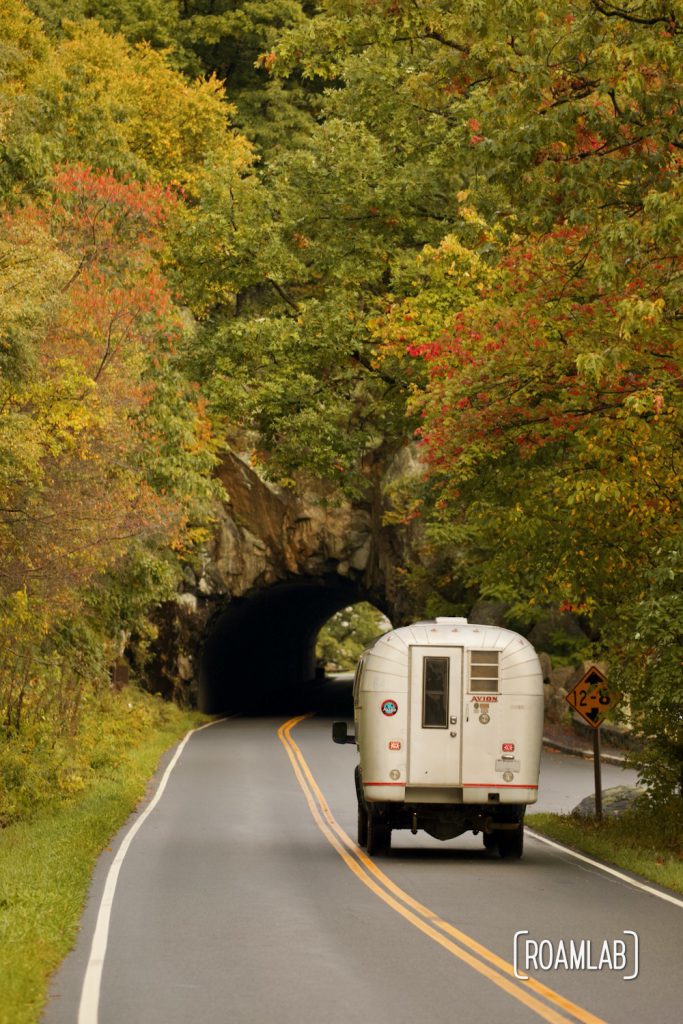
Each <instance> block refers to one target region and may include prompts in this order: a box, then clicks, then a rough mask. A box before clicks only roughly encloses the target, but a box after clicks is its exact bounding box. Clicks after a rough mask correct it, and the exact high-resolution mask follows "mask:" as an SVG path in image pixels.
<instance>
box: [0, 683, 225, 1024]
mask: <svg viewBox="0 0 683 1024" xmlns="http://www.w3.org/2000/svg"><path fill="white" fill-rule="evenodd" d="M131 712H132V713H133V714H134V716H135V720H136V726H137V727H136V728H133V729H132V730H129V731H126V730H124V729H122V728H121V723H122V722H125V718H126V715H130V714H131ZM141 721H142V722H143V723H144V726H143V727H142V726H141V725H140V722H141ZM203 721H207V719H206V718H205V717H204V716H201V715H198V714H197V713H194V712H187V711H181V710H180V709H178V708H177V707H175V706H174V705H170V704H165V703H163V702H162V701H161V700H159V699H158V698H153V697H149V696H148V695H145V694H141V693H140V692H138V691H135V692H132V691H130V692H128V693H125V692H124V693H123V694H119V695H116V696H115V697H111V698H110V699H109V701H108V703H107V706H106V708H104V709H103V717H102V719H101V720H100V723H99V725H100V728H101V734H102V737H103V743H104V744H105V745H106V749H107V758H106V767H103V769H102V770H100V771H98V772H97V773H96V774H95V775H94V778H93V779H92V780H89V782H88V785H87V787H86V788H85V789H83V790H82V791H81V792H80V793H79V794H78V795H76V796H73V797H71V798H68V799H63V798H62V799H59V800H58V802H56V803H55V804H54V805H53V806H45V807H41V808H40V809H39V810H38V811H37V812H36V813H35V814H34V815H33V816H32V817H31V818H30V819H29V820H26V821H19V822H16V823H14V824H11V825H8V826H7V827H6V828H4V829H2V830H0V1024H34V1022H35V1021H37V1020H38V1019H39V1016H40V1013H41V1010H42V1008H43V1005H44V1002H45V998H46V991H47V983H48V978H49V976H50V974H51V973H52V972H53V971H54V970H55V968H56V967H57V966H58V965H59V964H60V963H61V961H62V960H63V958H64V957H65V955H66V954H67V953H68V952H69V950H70V949H71V947H72V946H73V943H74V938H75V935H76V931H77V928H78V923H79V919H80V916H81V913H82V910H83V906H84V903H85V898H86V895H87V891H88V885H89V882H90V878H91V874H92V871H93V867H94V864H95V860H96V858H97V856H98V854H100V853H101V851H102V850H103V849H104V848H105V847H106V846H107V844H108V842H109V841H110V839H111V838H112V836H114V835H115V833H116V832H117V831H118V829H119V828H120V827H121V825H122V824H123V823H124V822H125V820H126V818H127V817H128V815H129V814H130V813H131V811H132V810H133V809H134V808H135V806H136V804H137V803H138V802H139V801H140V799H141V798H142V797H143V796H144V793H145V789H146V786H147V783H148V782H149V779H150V778H151V776H152V775H153V774H154V771H155V769H156V767H157V764H158V762H159V759H160V757H161V755H162V754H163V752H164V751H165V750H167V749H168V748H169V747H170V746H171V745H172V744H174V743H175V742H176V741H177V740H179V739H180V738H181V737H182V736H183V735H184V734H185V733H186V732H187V731H188V730H189V729H192V728H194V727H196V726H197V725H199V724H201V723H202V722H203Z"/></svg>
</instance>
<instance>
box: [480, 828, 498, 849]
mask: <svg viewBox="0 0 683 1024" xmlns="http://www.w3.org/2000/svg"><path fill="white" fill-rule="evenodd" d="M482 837H483V839H484V849H485V850H492V851H493V850H496V849H497V848H498V840H497V839H496V836H495V833H494V832H483V833H482Z"/></svg>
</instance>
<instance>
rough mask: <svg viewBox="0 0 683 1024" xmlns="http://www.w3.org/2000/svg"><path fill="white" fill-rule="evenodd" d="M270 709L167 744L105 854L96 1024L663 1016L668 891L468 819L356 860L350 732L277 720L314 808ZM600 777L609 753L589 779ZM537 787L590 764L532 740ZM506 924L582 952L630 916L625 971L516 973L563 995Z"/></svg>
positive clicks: (593, 1023)
mask: <svg viewBox="0 0 683 1024" xmlns="http://www.w3.org/2000/svg"><path fill="white" fill-rule="evenodd" d="M282 721H283V719H277V720H271V719H264V718H262V719H252V720H247V719H239V718H238V719H233V720H230V721H227V722H224V723H220V724H217V725H214V726H211V727H210V728H209V729H206V730H204V731H202V732H199V733H197V734H195V735H194V736H193V737H192V738H191V739H190V741H189V743H188V744H187V746H186V747H185V749H184V751H183V753H182V755H181V757H180V759H179V761H178V763H177V764H176V766H175V768H174V770H173V772H172V774H171V775H170V777H169V781H168V785H167V788H166V790H165V792H164V794H163V796H162V798H161V800H160V801H159V803H158V805H157V806H156V807H155V809H154V810H153V811H152V813H151V814H150V815H149V817H148V818H147V819H146V820H145V821H144V823H143V825H142V827H141V828H140V831H139V833H138V834H137V835H136V836H135V838H134V840H133V841H132V842H131V844H130V847H129V849H128V852H127V854H126V857H125V860H124V861H123V864H122V868H121V872H120V876H119V880H118V887H117V889H116V893H115V898H114V902H113V909H112V915H111V922H110V931H109V943H108V947H107V951H106V958H105V961H104V969H103V973H102V985H101V998H100V1006H99V1017H98V1024H123V1022H125V1024H187V1022H197V1024H228V1022H230V1024H261V1022H263V1024H266V1022H268V1024H269V1022H274V1024H290V1022H291V1024H314V1022H315V1024H318V1022H325V1024H337V1022H339V1024H342V1022H343V1024H356V1022H358V1024H361V1022H362V1024H367V1022H368V1021H372V1022H374V1024H397V1022H398V1024H403V1022H413V1021H416V1020H423V1019H428V1020H429V1021H430V1024H447V1022H448V1024H452V1022H454V1021H458V1022H459V1024H460V1022H462V1024H490V1022H491V1021H492V1020H504V1021H505V1022H506V1024H521V1022H526V1021H539V1020H549V1021H551V1022H554V1024H559V1022H561V1021H574V1022H575V1021H577V1020H580V1021H582V1022H584V1024H598V1022H599V1021H607V1022H610V1024H620V1022H622V1021H624V1022H625V1021H629V1022H630V1021H633V1022H641V1021H648V1020H650V1019H652V1020H656V1021H657V1022H658V1024H669V1022H671V1024H673V1022H674V1021H675V1022H676V1024H678V1022H679V1020H680V1005H681V996H682V995H683V990H682V988H681V978H680V934H681V922H682V921H683V917H682V916H681V915H682V914H683V910H681V908H680V907H678V906H676V905H673V904H671V903H667V902H664V901H662V900H660V899H659V898H657V897H656V896H655V895H652V894H650V893H647V892H643V891H639V890H637V889H635V888H632V887H631V886H630V885H629V884H628V883H627V882H626V881H625V880H620V879H617V878H615V877H611V876H609V875H607V874H605V873H603V872H602V871H600V870H599V869H597V868H595V867H592V866H590V865H588V864H585V863H582V862H579V861H576V860H574V859H572V858H571V857H570V856H569V855H568V854H566V853H564V852H561V851H558V850H555V849H553V848H551V847H548V846H546V845H543V844H541V843H540V842H538V841H536V840H534V839H532V838H529V837H528V838H527V842H526V851H525V857H524V859H523V860H522V861H519V862H509V861H501V860H499V859H498V858H495V857H492V856H490V855H489V854H487V853H485V852H484V850H483V848H482V845H481V838H480V837H477V838H475V837H473V836H470V837H461V838H460V839H456V840H452V841H451V842H448V843H439V842H437V841H436V840H433V839H431V838H430V837H429V836H426V835H425V834H423V833H419V834H418V835H417V836H412V835H410V833H406V832H400V833H395V835H394V843H393V846H394V848H393V850H392V852H391V854H390V855H389V856H387V857H383V858H381V859H377V860H375V861H374V862H370V861H368V862H367V863H369V864H370V866H371V867H372V864H373V863H374V864H375V866H376V867H377V868H378V869H380V871H381V873H382V874H381V875H380V876H375V875H373V874H372V873H371V870H370V869H369V868H368V867H367V864H364V863H362V862H361V861H360V860H359V859H358V858H355V857H354V856H353V855H352V854H351V852H350V851H349V848H347V847H345V846H344V845H343V842H342V841H341V840H340V839H339V833H338V832H335V831H334V829H333V827H332V826H331V825H330V820H331V819H330V818H329V815H330V814H331V815H333V816H334V819H336V822H338V824H339V826H340V827H341V829H343V830H345V831H346V832H348V833H349V834H350V835H351V836H353V835H354V829H355V795H354V791H353V783H352V771H353V765H354V763H355V749H354V748H353V747H352V746H347V747H340V746H336V745H334V744H333V743H332V742H331V740H330V723H329V719H325V718H321V717H318V718H314V719H309V720H306V721H303V722H301V723H299V724H298V725H296V727H294V728H293V730H292V733H291V738H292V739H293V740H294V741H295V743H296V744H297V745H298V747H299V748H300V751H301V753H302V755H303V758H305V762H306V765H307V766H308V768H309V769H310V773H311V776H312V778H313V779H314V780H315V783H317V785H318V786H319V787H320V790H321V791H322V793H323V794H324V797H325V798H326V800H327V803H328V804H329V811H327V812H326V810H325V808H324V807H323V809H322V810H321V809H320V804H319V803H318V804H317V805H316V804H315V791H314V788H313V783H312V782H311V781H310V780H308V779H307V778H306V776H305V774H304V768H303V767H302V765H301V763H299V765H298V767H297V770H298V773H299V776H300V778H301V781H302V784H303V786H304V788H305V789H307V790H308V791H309V799H310V801H311V803H312V804H313V808H314V812H315V814H316V816H317V818H318V822H317V821H316V820H315V819H314V816H313V814H312V813H311V808H310V806H309V805H308V803H307V800H306V797H305V795H304V792H303V790H302V786H301V785H300V782H299V780H298V779H297V778H296V777H295V774H294V770H293V767H292V763H290V757H289V755H288V752H287V749H286V747H285V745H284V744H283V742H281V740H280V739H279V738H278V733H277V730H278V726H279V725H280V724H281V723H282ZM290 754H291V756H292V758H293V759H295V757H296V755H295V752H293V751H292V748H290ZM619 776H620V770H619V769H617V768H609V769H608V770H606V772H605V785H611V784H614V781H618V779H619ZM541 785H542V788H541V802H540V805H544V806H545V807H547V808H548V809H550V808H551V807H556V808H558V809H565V808H567V807H569V806H570V805H573V804H574V803H575V802H577V800H578V799H579V798H580V797H582V796H585V795H586V794H587V793H588V792H590V790H591V785H592V768H591V766H590V763H587V762H582V761H580V760H578V759H573V758H567V757H564V756H562V755H558V754H552V755H546V756H545V759H544V768H543V773H542V781H541ZM326 813H327V814H328V817H327V818H326V817H325V814H326ZM326 833H327V834H326ZM122 834H123V833H122ZM120 841H121V840H120V837H119V839H117V841H116V842H115V843H114V844H113V852H110V853H107V854H105V855H104V856H103V857H102V858H101V861H100V864H99V865H98V869H97V872H96V876H95V879H94V882H93V890H92V894H91V899H90V901H89V904H88V907H87V910H86V912H85V915H84V918H83V922H82V931H81V937H80V941H79V943H78V945H77V948H76V949H75V951H74V953H73V954H72V955H71V956H70V957H69V958H68V959H67V961H66V962H65V964H64V966H63V967H62V969H61V971H60V972H59V973H58V974H57V976H56V978H55V980H54V983H53V987H52V994H51V998H50V1002H49V1005H48V1008H47V1011H46V1015H45V1018H44V1020H45V1022H46V1024H75V1022H76V1021H77V1008H78V1002H79V998H80V992H81V986H82V980H83V973H84V969H85V965H86V962H87V960H88V954H89V947H90V940H91V937H92V933H93V928H94V922H95V918H96V915H97V910H98V907H99V902H100V897H101V893H102V888H103V884H104V879H105V877H106V874H107V871H108V869H109V866H110V864H111V860H112V858H113V857H114V856H115V854H116V850H117V848H118V844H119V843H120ZM333 843H336V848H335V846H334V845H333ZM340 852H341V854H343V855H344V856H341V855H340ZM344 858H345V859H344ZM373 886H374V888H373ZM392 886H393V887H394V888H393V889H392V888H391V887H392ZM396 886H398V887H399V889H398V890H397V889H396V888H395V887H396ZM401 891H402V892H403V894H404V895H401ZM406 896H407V897H408V899H405V898H404V897H406ZM411 898H412V900H413V901H415V900H416V901H418V905H417V907H416V905H415V904H414V903H412V904H411V903H410V899H411ZM392 901H393V902H392ZM420 905H421V906H422V909H419V906H420ZM426 908H429V909H428V910H427V912H426V913H425V912H424V911H425V910H426ZM430 912H431V915H430ZM454 929H457V932H454ZM521 929H528V930H529V932H530V937H535V938H536V939H538V940H540V939H550V940H552V941H553V943H554V946H553V949H554V950H556V949H557V948H559V947H558V944H559V941H560V940H565V942H568V940H569V939H574V940H579V939H591V940H592V941H593V947H594V950H597V951H598V952H599V950H600V948H601V946H602V941H603V939H609V940H612V939H614V938H621V937H622V933H623V931H624V930H625V929H629V930H630V929H632V930H635V931H636V932H638V934H639V937H640V952H641V956H640V975H639V977H638V978H637V979H635V980H632V981H624V980H622V974H623V971H622V972H611V971H609V970H607V969H606V968H605V969H603V970H602V971H573V972H568V971H565V970H562V969H560V970H557V971H548V972H545V973H544V972H541V971H540V970H538V971H532V977H533V978H535V979H537V980H538V981H540V982H542V983H544V984H545V985H547V986H549V988H550V989H551V990H552V991H553V992H555V993H559V994H560V996H561V997H563V998H564V999H566V1000H569V1001H570V1004H569V1008H567V1007H566V1006H565V1004H563V1002H562V999H558V998H557V997H556V996H550V997H545V998H544V997H543V995H542V994H539V993H538V991H535V990H533V989H531V988H530V986H526V985H522V984H520V983H518V982H515V981H514V979H511V978H510V977H509V976H508V975H507V974H505V972H504V970H503V969H502V968H501V967H500V965H499V964H498V962H497V961H496V959H495V958H496V957H500V958H503V959H504V960H505V961H507V962H510V961H511V960H512V957H513V936H514V934H515V932H516V931H518V930H521ZM474 943H479V944H480V946H479V947H476V946H473V944H474ZM481 947H485V949H484V951H483V952H482V949H481ZM454 950H455V952H454ZM487 951H489V952H487ZM594 955H596V954H594ZM468 957H469V958H470V960H469V962H468V960H467V958H468ZM522 999H523V1000H526V1002H525V1001H520V1000H522ZM529 1000H531V1002H529ZM572 1004H574V1005H573V1008H572ZM539 1006H540V1007H541V1009H540V1010H539ZM579 1008H583V1010H584V1011H588V1014H586V1013H583V1015H582V1013H581V1010H580V1009H579ZM591 1014H593V1015H597V1016H596V1017H595V1016H591ZM81 1024H96V1022H95V1018H94V1017H93V1016H92V1015H91V1016H90V1017H89V1019H87V1020H86V1021H83V1020H82V1021H81Z"/></svg>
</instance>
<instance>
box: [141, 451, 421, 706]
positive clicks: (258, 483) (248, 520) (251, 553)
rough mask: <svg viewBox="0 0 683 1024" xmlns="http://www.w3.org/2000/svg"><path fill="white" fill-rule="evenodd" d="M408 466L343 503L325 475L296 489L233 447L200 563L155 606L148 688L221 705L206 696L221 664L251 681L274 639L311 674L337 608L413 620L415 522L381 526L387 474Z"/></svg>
mask: <svg viewBox="0 0 683 1024" xmlns="http://www.w3.org/2000/svg"><path fill="white" fill-rule="evenodd" d="M403 460H404V461H405V456H404V457H403ZM405 468H406V467H405V466H404V465H402V464H401V465H400V466H399V467H396V466H395V465H393V466H391V467H390V469H389V470H388V472H387V474H386V478H385V479H379V478H378V480H377V486H376V488H375V496H374V499H371V500H369V501H368V502H366V503H365V504H359V505H352V504H350V503H346V504H340V503H339V502H338V501H337V502H335V501H334V496H333V495H332V493H331V492H330V491H326V490H325V488H324V487H323V486H321V485H320V484H315V483H312V484H311V483H310V482H307V484H306V486H305V488H302V489H301V493H294V492H292V491H289V490H285V489H283V488H279V487H276V486H274V485H272V484H270V483H268V482H265V481H264V480H263V479H261V477H260V476H259V475H258V473H257V472H256V471H255V469H254V468H253V467H252V466H251V465H250V464H249V460H248V457H242V456H240V455H238V454H236V453H234V452H231V453H228V454H227V455H226V456H225V458H224V460H223V462H222V465H221V467H220V471H219V477H220V480H221V482H222V484H223V486H224V488H225V492H226V494H227V495H228V500H227V501H226V502H225V503H224V504H222V505H221V507H220V508H219V509H218V511H217V517H216V525H215V532H214V537H213V540H212V542H211V544H210V545H209V546H208V547H207V550H206V552H205V555H204V558H203V562H202V566H201V569H200V570H199V571H196V572H192V571H190V570H188V571H187V573H186V578H185V584H184V588H183V591H182V593H180V594H179V595H178V598H177V600H176V602H175V603H173V604H171V605H167V606H165V607H164V608H162V609H161V610H160V614H159V617H158V623H157V625H158V629H159V638H158V640H157V643H156V652H155V657H154V663H153V665H152V666H151V671H150V673H148V674H149V675H151V679H150V685H151V687H152V688H153V689H155V690H157V691H159V692H161V693H163V694H165V695H167V696H173V697H174V698H175V699H180V700H181V702H186V703H187V702H193V703H194V702H195V701H196V700H197V697H199V703H200V705H203V706H204V708H205V709H206V710H222V709H223V708H222V707H219V705H221V703H222V701H221V700H218V701H217V700H214V699H213V698H212V697H211V696H210V694H209V696H208V697H207V687H208V690H209V691H210V690H211V689H212V687H213V685H214V684H213V683H211V682H209V681H208V680H209V676H212V675H213V676H216V674H217V672H218V668H217V666H219V665H223V664H224V665H225V666H226V668H225V672H229V671H231V670H232V671H235V672H237V671H239V672H241V673H242V674H244V673H245V672H246V673H247V674H248V675H249V676H250V677H251V678H252V680H255V678H256V676H257V675H258V674H260V675H264V673H265V674H267V673H268V672H271V671H277V669H276V666H275V662H276V653H277V652H274V653H273V657H272V664H271V662H270V661H269V662H268V663H266V662H265V661H264V658H263V655H262V652H258V654H256V653H254V652H256V649H257V648H260V647H262V646H263V644H264V643H270V644H271V645H272V646H274V647H276V648H277V647H278V646H279V649H280V650H279V656H280V657H283V656H284V653H285V649H286V657H287V661H288V664H289V665H290V668H291V667H292V666H294V667H293V668H292V671H293V673H294V675H295V676H296V677H297V678H299V677H303V676H311V675H313V673H314V665H313V654H312V650H313V646H314V641H315V636H316V635H317V632H318V630H319V628H320V627H321V626H322V625H323V623H324V622H325V621H326V620H327V618H329V616H330V615H331V614H333V613H334V612H335V611H337V610H338V609H339V608H343V607H345V606H346V605H348V604H352V603H354V602H356V601H361V600H369V601H372V603H374V604H375V605H376V606H377V607H379V608H380V609H382V610H383V611H385V612H386V613H387V614H388V615H389V617H390V618H391V619H392V621H394V622H395V623H397V622H399V621H402V620H405V619H408V618H410V616H411V610H410V607H409V601H408V599H407V597H406V595H405V594H404V593H403V592H402V590H401V587H400V567H401V566H402V565H403V564H405V562H406V560H407V559H408V557H409V544H410V536H409V534H410V531H409V530H405V529H401V530H396V529H394V528H392V527H386V526H382V516H383V513H384V511H385V508H386V499H385V498H384V497H382V495H384V494H385V493H387V486H386V480H387V479H390V477H391V474H392V472H393V473H397V472H399V471H400V472H402V473H403V472H405ZM268 595H270V598H272V600H271V599H270V598H269V597H268ZM251 608H253V609H254V616H256V615H257V614H258V623H257V622H256V620H255V619H254V616H251V615H250V611H249V610H250V609H251ZM294 610H296V616H295V615H294ZM231 623H232V625H231ZM265 623H267V626H266V625H265ZM207 638H208V641H209V642H208V643H207ZM211 638H213V639H211ZM249 645H251V650H252V655H250V653H249ZM294 647H296V648H297V652H294V651H293V648H294ZM207 650H208V652H209V653H208V655H206V651H207ZM207 657H208V661H207ZM254 657H257V658H259V659H260V668H259V669H258V671H256V669H254V667H253V658H254ZM230 665H232V669H230V668H229V666H230ZM223 671H224V670H223V669H222V668H221V669H220V673H219V674H221V673H223ZM202 679H203V680H204V684H202ZM291 682H292V680H291V679H290V680H289V683H290V684H291ZM203 685H204V690H203V689H202V686H203ZM221 685H222V684H221ZM253 685H256V684H255V683H254V684H253Z"/></svg>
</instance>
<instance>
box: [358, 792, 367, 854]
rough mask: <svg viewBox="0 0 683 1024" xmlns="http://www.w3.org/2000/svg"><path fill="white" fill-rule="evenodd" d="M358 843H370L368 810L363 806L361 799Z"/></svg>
mask: <svg viewBox="0 0 683 1024" xmlns="http://www.w3.org/2000/svg"><path fill="white" fill-rule="evenodd" d="M357 838H358V845H359V846H367V845H368V812H367V811H366V810H365V808H364V807H363V804H362V803H361V801H360V800H359V801H358V837H357Z"/></svg>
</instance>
